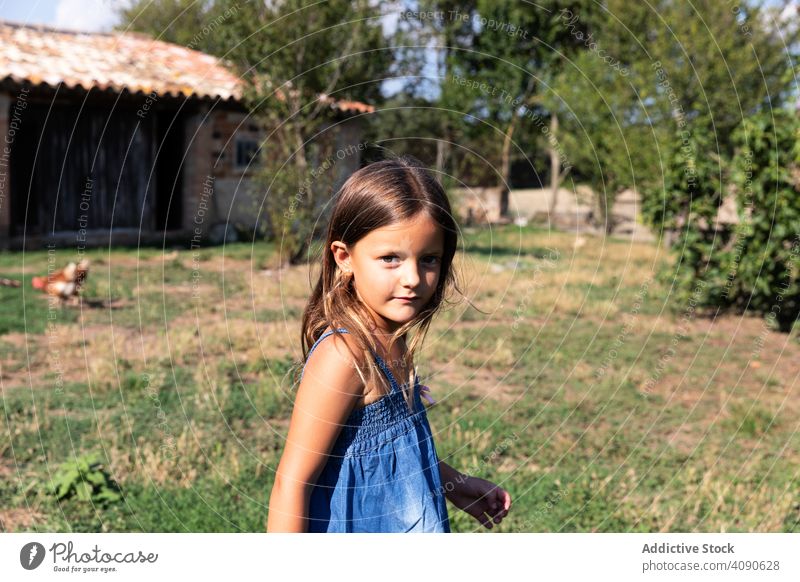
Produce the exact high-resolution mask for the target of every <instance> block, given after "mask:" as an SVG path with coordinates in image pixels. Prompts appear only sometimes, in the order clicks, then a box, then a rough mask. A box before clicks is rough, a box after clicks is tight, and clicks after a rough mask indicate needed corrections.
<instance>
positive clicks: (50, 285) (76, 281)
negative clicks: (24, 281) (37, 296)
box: [31, 259, 89, 303]
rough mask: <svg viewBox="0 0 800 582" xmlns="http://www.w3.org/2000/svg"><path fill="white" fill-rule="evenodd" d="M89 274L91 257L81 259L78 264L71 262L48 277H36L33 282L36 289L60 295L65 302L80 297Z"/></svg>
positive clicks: (55, 295)
mask: <svg viewBox="0 0 800 582" xmlns="http://www.w3.org/2000/svg"><path fill="white" fill-rule="evenodd" d="M88 274H89V259H81V260H80V262H79V263H78V264H77V265H76V264H75V263H70V264H68V265H67V266H66V267H64V268H63V269H60V270H58V271H55V272H54V273H50V274H49V275H47V276H46V277H34V278H33V279H32V281H31V282H32V283H33V288H34V289H40V290H42V291H44V292H45V293H47V294H48V295H52V296H54V297H58V298H59V299H60V300H61V302H62V303H64V302H66V301H68V300H69V299H71V298H72V297H78V295H79V294H80V291H81V286H82V285H83V283H84V281H86V276H87V275H88Z"/></svg>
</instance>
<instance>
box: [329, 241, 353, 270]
mask: <svg viewBox="0 0 800 582" xmlns="http://www.w3.org/2000/svg"><path fill="white" fill-rule="evenodd" d="M331 252H332V253H333V258H334V260H335V261H336V264H337V265H339V268H340V269H341V270H342V271H352V266H351V264H350V251H349V249H348V248H347V245H346V244H344V243H343V242H342V241H339V240H337V241H334V242H332V243H331Z"/></svg>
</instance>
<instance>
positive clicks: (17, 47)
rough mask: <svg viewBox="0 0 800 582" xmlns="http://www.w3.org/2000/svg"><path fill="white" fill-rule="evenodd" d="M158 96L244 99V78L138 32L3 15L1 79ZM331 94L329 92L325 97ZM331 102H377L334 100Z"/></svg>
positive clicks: (348, 107) (354, 106) (342, 105)
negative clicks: (81, 28) (71, 27)
mask: <svg viewBox="0 0 800 582" xmlns="http://www.w3.org/2000/svg"><path fill="white" fill-rule="evenodd" d="M8 79H10V80H11V81H13V82H15V83H24V82H28V83H32V84H34V85H49V86H51V87H55V86H57V85H59V84H62V83H63V84H64V85H65V86H66V87H69V88H75V89H84V90H89V89H92V88H94V89H101V90H111V91H115V92H119V91H122V90H124V89H127V90H128V91H130V92H132V93H143V94H150V93H151V92H153V91H155V92H156V94H157V95H159V96H174V97H178V96H186V97H197V98H212V99H222V100H235V101H236V100H240V99H241V97H242V88H243V81H242V80H241V79H240V78H239V77H238V76H237V75H235V74H234V73H233V72H232V71H231V70H230V69H229V68H227V67H226V66H225V65H224V63H223V62H222V61H220V60H219V59H217V58H216V57H214V56H211V55H207V54H205V53H202V52H199V51H195V50H191V49H188V48H185V47H182V46H179V45H176V44H172V43H168V42H163V41H159V40H153V39H151V38H150V37H148V36H145V35H142V34H137V33H121V32H112V33H88V32H75V31H68V30H58V29H54V28H49V27H45V26H30V25H23V24H16V23H11V22H4V21H0V80H8ZM327 99H330V98H327ZM330 101H331V108H332V109H337V110H341V111H344V112H348V113H350V112H352V113H364V112H370V111H373V110H374V108H373V107H372V106H370V105H366V104H365V103H360V102H357V101H335V100H332V99H330Z"/></svg>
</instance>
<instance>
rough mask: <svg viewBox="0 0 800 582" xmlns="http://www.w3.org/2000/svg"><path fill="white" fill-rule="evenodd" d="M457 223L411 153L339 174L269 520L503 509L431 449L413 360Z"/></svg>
mask: <svg viewBox="0 0 800 582" xmlns="http://www.w3.org/2000/svg"><path fill="white" fill-rule="evenodd" d="M457 234H458V233H457V226H456V223H455V221H454V220H453V216H452V214H451V209H450V203H449V201H448V199H447V195H446V194H445V192H444V189H443V188H442V186H441V185H440V184H439V183H438V182H437V181H436V179H435V178H434V177H433V176H432V175H431V174H430V172H429V171H428V170H427V169H426V168H424V167H423V166H422V165H420V164H419V162H417V161H416V160H414V159H412V158H401V159H395V160H386V161H381V162H376V163H373V164H370V165H368V166H366V167H364V168H362V169H360V170H358V171H357V172H355V173H354V174H353V175H352V176H350V178H349V179H348V180H347V181H346V182H345V184H344V185H343V186H342V188H341V190H340V191H339V193H338V194H337V200H336V203H335V206H334V208H333V212H332V215H331V219H330V223H329V226H328V233H327V239H326V243H325V246H324V247H323V257H322V272H321V274H320V278H319V280H318V282H317V284H316V287H315V288H314V292H313V294H312V296H311V299H310V300H309V302H308V305H307V307H306V309H305V312H304V314H303V324H302V325H303V329H302V342H303V351H304V356H305V366H304V368H303V373H302V376H301V381H300V386H299V388H298V390H297V396H296V400H295V404H294V410H293V412H292V420H291V425H290V427H289V433H288V435H287V439H286V445H285V448H284V451H283V456H282V457H281V460H280V463H279V465H278V469H277V471H276V475H275V483H274V485H273V488H272V494H271V497H270V502H269V516H268V519H267V531H269V532H288V531H291V532H302V531H309V532H412V531H413V532H449V531H450V521H449V517H448V515H447V507H446V503H445V498H447V499H448V500H449V501H450V502H451V503H452V504H453V505H455V506H456V507H458V508H459V509H462V510H464V511H466V512H467V513H468V514H470V515H472V516H473V517H475V519H477V520H478V521H479V522H480V523H481V524H483V525H484V526H485V527H486V528H489V529H491V528H492V522H494V523H500V522H501V521H502V519H503V518H504V517H505V516H506V515H507V514H508V510H509V508H510V507H511V497H510V496H509V494H508V493H507V492H506V491H505V490H503V489H502V488H500V487H498V486H496V485H495V484H493V483H491V482H489V481H485V480H483V479H479V478H477V477H470V476H466V475H463V474H461V473H459V472H458V471H456V470H455V469H453V468H452V467H451V466H449V465H447V464H446V463H444V462H441V461H439V458H438V456H437V454H436V449H435V447H434V444H433V437H432V435H431V429H430V425H429V424H428V419H427V414H426V409H425V407H424V406H423V404H422V400H421V397H422V396H423V393H424V392H426V391H427V387H426V386H421V385H420V383H419V378H418V377H417V374H416V369H415V368H414V365H413V357H414V353H415V351H416V350H417V348H418V347H419V345H420V344H421V343H422V341H423V339H424V336H425V334H426V332H427V330H428V328H429V326H430V324H431V320H432V319H433V316H434V315H435V314H436V313H437V312H438V311H439V308H440V305H441V303H442V300H443V298H444V296H445V292H446V291H447V290H449V288H450V287H451V286H455V283H454V277H453V273H452V261H453V256H454V255H455V252H456V246H457ZM414 328H417V330H418V331H417V332H416V333H415V334H414V337H413V339H411V341H410V345H407V344H406V340H407V335H408V332H409V331H411V330H412V329H414ZM309 346H310V349H308V348H309ZM306 350H308V351H307V353H306ZM312 354H313V357H312ZM373 364H376V365H373ZM399 380H403V383H402V384H401V383H400V382H399ZM424 396H425V397H426V399H428V400H429V401H431V400H430V399H429V397H428V394H424ZM431 402H432V401H431Z"/></svg>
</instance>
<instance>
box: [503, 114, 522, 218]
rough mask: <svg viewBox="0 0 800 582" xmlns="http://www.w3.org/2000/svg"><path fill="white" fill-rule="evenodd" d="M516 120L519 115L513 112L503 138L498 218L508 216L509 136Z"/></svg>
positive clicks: (511, 134)
mask: <svg viewBox="0 0 800 582" xmlns="http://www.w3.org/2000/svg"><path fill="white" fill-rule="evenodd" d="M518 121H519V116H518V115H517V114H516V112H514V113H513V114H512V116H511V122H510V123H509V124H508V129H507V130H506V134H505V137H504V138H503V153H502V157H501V163H500V178H501V180H502V183H501V184H500V218H505V217H507V216H508V198H509V189H510V186H509V182H510V181H511V141H512V140H511V138H512V137H513V136H514V130H515V129H516V127H517V122H518Z"/></svg>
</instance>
